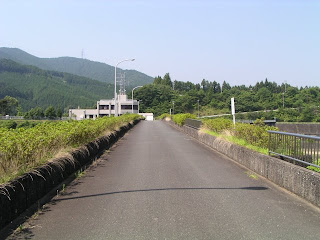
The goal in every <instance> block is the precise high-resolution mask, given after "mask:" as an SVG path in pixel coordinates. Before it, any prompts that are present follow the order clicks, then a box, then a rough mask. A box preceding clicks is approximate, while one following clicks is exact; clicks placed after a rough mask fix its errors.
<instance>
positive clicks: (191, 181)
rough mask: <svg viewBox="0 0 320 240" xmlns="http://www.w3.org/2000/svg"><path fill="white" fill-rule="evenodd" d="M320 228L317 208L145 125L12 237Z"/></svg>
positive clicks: (299, 234) (168, 130)
mask: <svg viewBox="0 0 320 240" xmlns="http://www.w3.org/2000/svg"><path fill="white" fill-rule="evenodd" d="M21 229H22V227H21ZM319 229H320V213H319V209H318V208H315V207H313V206H311V205H310V204H308V203H306V202H305V201H303V200H301V199H299V198H297V197H295V196H294V195H292V194H289V193H288V192H285V191H284V190H281V189H280V188H278V187H276V186H274V185H273V184H271V183H270V182H268V181H266V180H263V179H260V178H257V177H256V176H255V175H254V174H252V173H250V172H248V171H247V170H246V169H244V168H242V167H241V166H239V165H237V164H235V163H234V162H232V161H231V160H230V159H229V158H227V157H225V156H223V155H221V154H219V153H217V152H215V151H213V150H211V149H209V148H207V147H205V146H203V145H201V144H200V143H198V142H196V141H194V140H192V139H191V138H190V137H189V136H187V135H185V134H183V133H181V132H179V131H177V130H176V129H174V128H172V127H171V126H169V125H167V124H165V123H164V122H161V121H154V122H147V121H143V122H141V123H139V124H138V125H137V126H136V127H135V128H134V129H132V130H131V131H130V132H129V133H128V134H127V135H126V136H125V137H124V138H123V139H121V140H120V141H119V142H118V143H117V145H116V146H115V147H113V148H112V149H111V151H109V152H107V153H105V154H104V155H103V156H102V157H101V158H100V159H99V160H98V161H97V162H96V164H94V166H92V167H91V168H90V169H89V170H87V171H86V172H85V174H84V175H83V176H82V177H79V178H78V179H76V180H75V181H74V182H73V183H72V184H71V185H70V186H68V187H67V188H66V190H65V191H64V192H63V193H61V194H60V195H59V196H58V197H55V198H54V199H53V200H52V201H51V202H50V203H48V204H46V205H45V207H44V209H43V211H42V212H39V213H37V214H36V215H35V216H34V217H33V218H31V219H30V220H29V221H28V222H26V223H25V225H24V227H23V230H22V231H20V232H19V233H17V234H15V235H14V236H11V237H9V239H59V240H60V239H77V240H79V239H130V240H132V239H255V240H256V239H290V240H292V239H312V240H315V239H320V231H319Z"/></svg>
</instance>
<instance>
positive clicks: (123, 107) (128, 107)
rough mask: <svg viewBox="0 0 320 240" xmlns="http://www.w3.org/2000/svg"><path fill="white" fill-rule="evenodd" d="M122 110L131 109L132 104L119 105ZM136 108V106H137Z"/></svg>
mask: <svg viewBox="0 0 320 240" xmlns="http://www.w3.org/2000/svg"><path fill="white" fill-rule="evenodd" d="M121 109H122V110H127V109H130V110H131V109H132V105H121ZM137 109H138V108H137Z"/></svg>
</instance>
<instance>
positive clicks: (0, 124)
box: [0, 120, 18, 129]
mask: <svg viewBox="0 0 320 240" xmlns="http://www.w3.org/2000/svg"><path fill="white" fill-rule="evenodd" d="M17 125H18V124H17V123H16V122H15V121H12V120H2V121H0V128H6V129H15V128H16V127H17Z"/></svg>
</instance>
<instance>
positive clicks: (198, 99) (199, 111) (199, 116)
mask: <svg viewBox="0 0 320 240" xmlns="http://www.w3.org/2000/svg"><path fill="white" fill-rule="evenodd" d="M199 117H200V106H199V99H198V118H199Z"/></svg>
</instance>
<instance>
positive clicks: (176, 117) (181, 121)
mask: <svg viewBox="0 0 320 240" xmlns="http://www.w3.org/2000/svg"><path fill="white" fill-rule="evenodd" d="M187 118H192V119H196V118H197V117H196V115H194V114H191V113H180V114H175V115H173V118H172V120H173V121H174V122H175V123H176V124H178V125H179V126H183V125H184V122H185V121H186V119H187Z"/></svg>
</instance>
